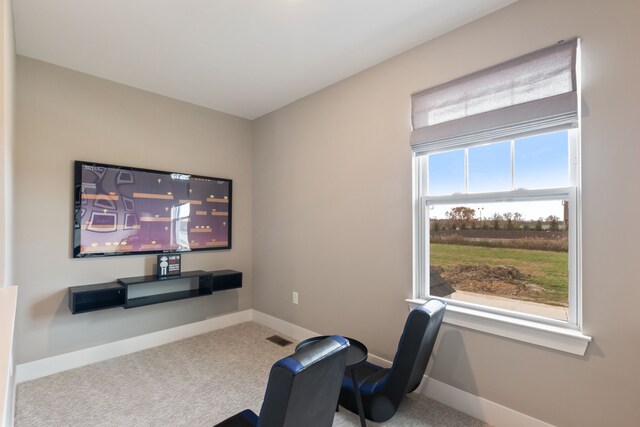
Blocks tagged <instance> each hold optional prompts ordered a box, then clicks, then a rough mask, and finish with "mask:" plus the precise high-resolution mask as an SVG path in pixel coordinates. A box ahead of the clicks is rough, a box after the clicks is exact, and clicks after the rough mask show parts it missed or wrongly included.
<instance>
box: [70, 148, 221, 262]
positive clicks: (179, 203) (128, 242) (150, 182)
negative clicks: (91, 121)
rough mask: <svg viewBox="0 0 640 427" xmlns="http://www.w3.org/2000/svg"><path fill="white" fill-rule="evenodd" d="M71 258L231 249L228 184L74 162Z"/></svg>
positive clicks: (99, 164) (219, 181) (202, 177)
mask: <svg viewBox="0 0 640 427" xmlns="http://www.w3.org/2000/svg"><path fill="white" fill-rule="evenodd" d="M74 169H75V173H74V180H75V187H74V188H75V190H74V194H75V196H74V199H75V200H74V226H73V242H74V243H73V245H74V247H73V256H74V257H75V258H83V257H89V256H107V255H132V254H154V253H164V252H185V251H203V250H214V249H231V180H230V179H224V178H212V177H207V176H198V175H190V174H185V173H176V172H162V171H157V170H150V169H140V168H133V167H125V166H114V165H106V164H101V163H92V162H83V161H76V162H75V164H74Z"/></svg>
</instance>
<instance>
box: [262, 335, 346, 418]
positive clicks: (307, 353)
mask: <svg viewBox="0 0 640 427" xmlns="http://www.w3.org/2000/svg"><path fill="white" fill-rule="evenodd" d="M348 348H349V342H348V341H347V340H346V339H344V338H343V337H339V336H331V337H329V338H326V339H324V340H322V341H319V342H318V343H316V344H313V345H310V346H309V347H306V348H304V349H302V350H300V351H299V352H297V353H295V354H292V355H291V356H289V357H286V358H284V359H282V360H279V361H278V362H276V363H275V364H274V365H273V367H272V368H271V373H270V375H269V383H268V385H267V391H266V393H265V397H264V402H263V404H262V409H261V411H260V417H259V420H258V426H259V427H300V426H304V427H314V426H318V427H325V426H331V425H332V424H333V417H334V415H335V410H336V404H337V402H338V395H339V393H340V385H341V384H342V376H343V374H344V368H345V363H346V361H347V351H348Z"/></svg>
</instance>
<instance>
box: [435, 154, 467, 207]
mask: <svg viewBox="0 0 640 427" xmlns="http://www.w3.org/2000/svg"><path fill="white" fill-rule="evenodd" d="M462 192H464V150H455V151H447V152H444V153H437V154H430V155H429V195H431V196H441V195H444V194H453V193H462Z"/></svg>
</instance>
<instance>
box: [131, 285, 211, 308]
mask: <svg viewBox="0 0 640 427" xmlns="http://www.w3.org/2000/svg"><path fill="white" fill-rule="evenodd" d="M205 295H211V293H208V294H202V293H200V292H199V290H198V289H191V290H188V291H178V292H169V293H166V294H157V295H148V296H146V297H138V298H131V299H129V300H127V305H126V307H125V308H134V307H142V306H145V305H151V304H160V303H162V302H169V301H177V300H181V299H187V298H195V297H202V296H205Z"/></svg>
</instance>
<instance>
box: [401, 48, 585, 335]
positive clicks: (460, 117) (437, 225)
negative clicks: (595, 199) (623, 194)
mask: <svg viewBox="0 0 640 427" xmlns="http://www.w3.org/2000/svg"><path fill="white" fill-rule="evenodd" d="M578 49H579V41H578V40H577V39H572V40H569V41H565V42H560V43H558V44H557V45H554V46H551V47H548V48H546V49H542V50H540V51H536V52H533V53H530V54H527V55H525V56H522V57H519V58H516V59H514V60H511V61H508V62H505V63H502V64H499V65H496V66H494V67H491V68H488V69H485V70H482V71H479V72H476V73H473V74H471V75H468V76H465V77H462V78H460V79H456V80H454V81H452V82H449V83H445V84H443V85H440V86H437V87H434V88H431V89H426V90H424V91H421V92H418V93H416V94H414V95H412V103H413V110H412V120H413V125H414V130H413V132H412V135H411V145H412V148H413V151H414V153H415V176H416V181H415V215H414V217H415V221H414V224H415V227H414V229H415V234H416V235H415V239H414V241H415V248H414V252H415V262H414V265H415V274H414V277H415V286H414V287H415V297H417V298H424V299H428V298H443V299H445V300H446V301H447V302H448V303H449V304H450V305H451V306H456V307H463V308H466V309H470V310H477V311H479V312H485V313H490V314H498V315H501V316H506V317H511V318H515V319H522V320H526V321H533V322H537V323H541V324H547V325H555V326H560V327H568V328H576V329H577V328H579V327H580V280H579V279H580V277H579V272H580V269H579V259H580V253H579V251H580V245H579V241H580V239H579V237H580V236H579V230H580V227H579V223H580V203H579V196H580V179H579V177H580V158H579V148H580V143H579V105H578V99H579V96H578V92H579V82H578V73H577V69H578V66H577V64H578V54H579V52H578Z"/></svg>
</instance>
